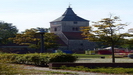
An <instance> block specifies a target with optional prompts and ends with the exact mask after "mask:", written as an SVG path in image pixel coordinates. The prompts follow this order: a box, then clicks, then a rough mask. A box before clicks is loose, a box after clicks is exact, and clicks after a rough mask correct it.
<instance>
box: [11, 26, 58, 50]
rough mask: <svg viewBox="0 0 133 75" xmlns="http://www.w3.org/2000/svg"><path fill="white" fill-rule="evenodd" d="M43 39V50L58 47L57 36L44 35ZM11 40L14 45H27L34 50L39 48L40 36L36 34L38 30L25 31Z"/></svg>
mask: <svg viewBox="0 0 133 75" xmlns="http://www.w3.org/2000/svg"><path fill="white" fill-rule="evenodd" d="M44 37H45V38H44V41H45V42H44V46H45V49H49V48H56V47H58V44H57V43H56V37H57V36H56V35H55V34H53V33H45V34H44ZM11 39H12V40H13V42H14V43H16V44H19V45H28V46H29V47H30V48H35V49H39V48H40V34H39V33H38V28H36V29H35V28H31V29H26V30H25V31H24V32H22V33H19V34H17V35H16V37H15V38H11Z"/></svg>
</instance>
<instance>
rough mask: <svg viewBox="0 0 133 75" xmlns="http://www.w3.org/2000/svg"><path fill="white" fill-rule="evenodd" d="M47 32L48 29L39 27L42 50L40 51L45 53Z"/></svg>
mask: <svg viewBox="0 0 133 75" xmlns="http://www.w3.org/2000/svg"><path fill="white" fill-rule="evenodd" d="M46 32H47V29H43V28H41V29H39V34H40V35H41V51H40V53H44V51H45V46H44V34H45V33H46Z"/></svg>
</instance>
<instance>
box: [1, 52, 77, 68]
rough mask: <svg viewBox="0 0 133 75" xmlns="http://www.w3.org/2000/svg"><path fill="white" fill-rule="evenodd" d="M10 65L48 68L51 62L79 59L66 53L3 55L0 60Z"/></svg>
mask: <svg viewBox="0 0 133 75" xmlns="http://www.w3.org/2000/svg"><path fill="white" fill-rule="evenodd" d="M1 59H2V60H4V59H5V60H8V61H7V62H10V63H18V64H32V65H40V66H44V65H45V66H46V65H48V64H49V63H51V62H74V61H76V60H77V58H76V57H75V56H73V55H71V54H65V53H30V54H1V55H0V60H1Z"/></svg>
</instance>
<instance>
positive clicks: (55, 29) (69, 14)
mask: <svg viewBox="0 0 133 75" xmlns="http://www.w3.org/2000/svg"><path fill="white" fill-rule="evenodd" d="M83 26H89V20H85V19H83V18H81V17H79V16H77V15H76V14H75V13H74V11H73V10H72V8H71V7H70V6H69V7H68V8H67V10H66V11H65V12H64V14H63V15H62V16H61V17H59V18H57V19H55V20H54V21H52V22H50V32H51V33H55V34H56V35H57V36H58V37H59V38H60V39H61V40H62V41H63V42H64V43H65V44H66V45H65V46H64V47H60V48H59V49H62V50H72V51H84V50H88V49H90V50H92V49H94V46H95V44H94V43H93V42H89V41H88V40H85V39H84V37H83V36H82V35H81V33H82V32H81V31H80V27H83Z"/></svg>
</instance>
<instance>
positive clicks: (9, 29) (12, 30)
mask: <svg viewBox="0 0 133 75" xmlns="http://www.w3.org/2000/svg"><path fill="white" fill-rule="evenodd" d="M17 32H18V29H17V28H16V26H12V24H11V23H5V22H0V42H1V44H7V43H8V42H9V40H8V38H11V37H15V35H16V34H17Z"/></svg>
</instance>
